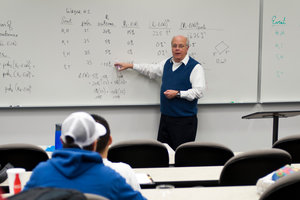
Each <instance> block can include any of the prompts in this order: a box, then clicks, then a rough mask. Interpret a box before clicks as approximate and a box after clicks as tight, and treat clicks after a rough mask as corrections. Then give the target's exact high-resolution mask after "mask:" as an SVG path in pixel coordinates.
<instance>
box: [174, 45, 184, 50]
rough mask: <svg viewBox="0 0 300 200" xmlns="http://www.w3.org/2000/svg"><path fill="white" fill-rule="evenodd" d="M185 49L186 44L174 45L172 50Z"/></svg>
mask: <svg viewBox="0 0 300 200" xmlns="http://www.w3.org/2000/svg"><path fill="white" fill-rule="evenodd" d="M184 47H186V45H184V44H178V45H177V44H172V48H173V49H176V48H179V49H183V48H184Z"/></svg>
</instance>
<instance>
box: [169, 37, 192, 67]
mask: <svg viewBox="0 0 300 200" xmlns="http://www.w3.org/2000/svg"><path fill="white" fill-rule="evenodd" d="M171 46H172V54H173V59H174V61H175V62H180V61H182V60H183V59H184V57H185V56H186V55H187V52H188V49H189V46H190V44H189V39H188V38H187V37H185V36H182V35H177V36H174V37H173V38H172V41H171Z"/></svg>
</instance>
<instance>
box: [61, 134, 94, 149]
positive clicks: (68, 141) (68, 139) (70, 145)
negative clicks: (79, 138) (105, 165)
mask: <svg viewBox="0 0 300 200" xmlns="http://www.w3.org/2000/svg"><path fill="white" fill-rule="evenodd" d="M63 148H75V149H80V147H79V146H78V145H77V144H74V139H73V138H72V137H70V136H66V143H64V142H63ZM83 149H84V150H88V151H92V150H93V144H91V145H88V146H84V147H83Z"/></svg>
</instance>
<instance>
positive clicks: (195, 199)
mask: <svg viewBox="0 0 300 200" xmlns="http://www.w3.org/2000/svg"><path fill="white" fill-rule="evenodd" d="M141 192H142V194H143V196H144V197H146V198H147V199H148V200H157V199H164V200H183V199H188V200H199V199H222V200H258V199H259V195H258V194H257V192H256V186H235V187H193V188H175V189H143V190H142V191H141Z"/></svg>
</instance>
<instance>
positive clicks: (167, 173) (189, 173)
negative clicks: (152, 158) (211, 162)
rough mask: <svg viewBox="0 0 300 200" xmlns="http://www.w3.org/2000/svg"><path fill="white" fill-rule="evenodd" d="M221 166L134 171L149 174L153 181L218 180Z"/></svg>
mask: <svg viewBox="0 0 300 200" xmlns="http://www.w3.org/2000/svg"><path fill="white" fill-rule="evenodd" d="M222 169H223V166H209V167H158V168H134V169H133V170H134V171H135V172H136V173H146V174H149V175H150V176H151V177H152V179H153V181H154V182H163V181H195V180H219V177H220V174H221V171H222Z"/></svg>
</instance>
